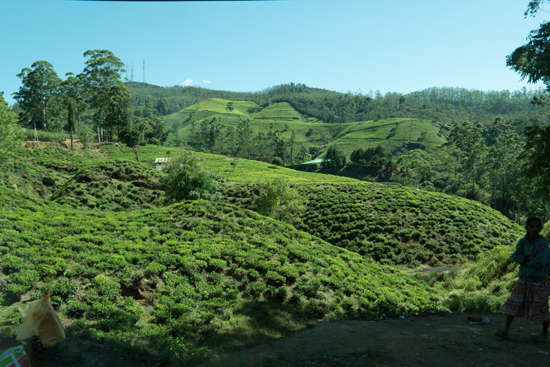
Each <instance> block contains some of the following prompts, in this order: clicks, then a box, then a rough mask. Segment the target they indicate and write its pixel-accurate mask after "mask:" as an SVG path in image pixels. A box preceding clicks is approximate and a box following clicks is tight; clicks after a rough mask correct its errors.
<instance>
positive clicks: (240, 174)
mask: <svg viewBox="0 0 550 367" xmlns="http://www.w3.org/2000/svg"><path fill="white" fill-rule="evenodd" d="M139 151H140V160H141V161H142V162H143V163H145V164H149V165H152V164H153V162H154V161H155V159H156V158H167V157H169V156H170V155H167V154H168V153H169V154H175V153H176V152H177V149H176V148H161V147H157V146H153V145H148V146H146V147H140V148H139ZM100 152H101V153H102V154H104V155H106V156H108V157H112V158H115V159H120V160H134V161H135V155H134V153H133V152H132V151H131V149H128V148H122V149H120V148H116V147H114V146H104V147H102V148H101V150H100ZM197 154H199V155H200V156H201V157H202V158H203V162H202V164H203V166H204V167H205V168H206V169H207V170H209V171H211V172H216V173H219V174H221V175H223V176H224V177H225V178H226V179H227V180H228V181H236V182H263V181H266V180H270V179H273V178H275V177H280V176H284V177H285V178H287V179H288V180H289V182H292V183H300V182H302V183H332V182H358V180H357V179H354V178H349V177H342V176H334V175H326V174H321V173H313V172H301V171H296V170H293V169H290V168H285V167H279V166H275V165H272V164H269V163H266V162H260V161H254V160H249V159H241V158H228V157H226V156H223V155H218V154H208V153H197Z"/></svg>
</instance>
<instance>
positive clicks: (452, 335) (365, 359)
mask: <svg viewBox="0 0 550 367" xmlns="http://www.w3.org/2000/svg"><path fill="white" fill-rule="evenodd" d="M487 316H488V317H489V319H490V320H491V323H490V324H488V325H475V326H472V325H470V324H469V321H468V320H467V319H466V315H463V314H454V315H442V316H422V317H408V318H405V319H393V320H382V321H338V322H321V323H318V324H316V325H315V326H314V327H313V328H312V329H307V330H304V331H301V332H299V333H296V334H293V335H290V336H288V337H286V338H281V339H278V340H275V341H272V342H270V343H266V344H264V345H261V346H258V347H256V348H253V349H247V350H243V351H242V352H240V353H239V354H238V355H235V356H234V358H233V360H235V362H236V365H238V364H240V365H250V366H259V365H262V366H287V365H288V366H292V365H300V366H301V365H304V366H306V365H313V363H315V364H314V365H317V366H323V365H325V366H334V365H336V366H369V365H370V366H409V367H416V366H418V367H420V366H487V367H488V366H492V367H497V366H506V367H511V366H517V367H519V366H529V365H531V366H535V365H539V366H544V365H550V356H549V355H545V354H543V353H546V352H550V343H545V344H536V343H534V342H531V341H530V340H529V339H530V337H531V335H532V334H534V335H538V334H540V328H541V325H540V323H538V322H537V323H535V322H527V321H525V320H524V319H517V320H515V321H514V324H513V326H512V331H511V337H512V339H511V340H505V339H501V338H498V337H496V336H494V335H493V332H494V331H496V330H499V329H501V328H502V326H503V325H504V318H505V317H504V315H500V314H489V315H487ZM540 352H543V353H540ZM549 354H550V353H549ZM270 356H271V357H270ZM293 360H294V361H295V364H292V362H291V361H293Z"/></svg>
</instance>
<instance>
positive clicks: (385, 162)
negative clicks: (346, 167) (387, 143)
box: [349, 145, 393, 170]
mask: <svg viewBox="0 0 550 367" xmlns="http://www.w3.org/2000/svg"><path fill="white" fill-rule="evenodd" d="M349 159H350V161H351V163H352V164H353V165H355V166H359V167H373V168H386V169H388V170H391V169H392V167H393V164H392V154H391V152H388V151H386V150H385V149H384V147H382V146H381V145H379V146H377V147H376V148H366V149H363V148H357V149H356V150H354V151H353V152H352V153H351V155H350V157H349Z"/></svg>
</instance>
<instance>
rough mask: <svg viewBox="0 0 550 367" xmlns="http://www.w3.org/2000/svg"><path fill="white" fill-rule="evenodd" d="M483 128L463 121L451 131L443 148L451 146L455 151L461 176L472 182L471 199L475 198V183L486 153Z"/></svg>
mask: <svg viewBox="0 0 550 367" xmlns="http://www.w3.org/2000/svg"><path fill="white" fill-rule="evenodd" d="M484 132H485V128H484V127H483V126H482V125H481V124H479V123H477V124H473V123H471V122H469V121H465V122H463V123H461V124H459V125H457V126H455V127H454V128H453V129H452V130H451V134H450V135H449V137H448V138H447V142H446V143H445V144H444V146H453V147H455V148H456V149H457V153H458V157H457V158H458V160H459V161H460V162H461V165H462V172H463V174H464V175H465V176H466V177H467V178H468V179H471V181H472V191H471V195H472V197H474V196H475V183H476V179H477V178H478V176H479V175H480V174H481V173H482V164H483V162H484V156H485V153H486V146H485V139H484V137H483V134H484Z"/></svg>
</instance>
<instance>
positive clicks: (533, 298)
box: [495, 217, 550, 342]
mask: <svg viewBox="0 0 550 367" xmlns="http://www.w3.org/2000/svg"><path fill="white" fill-rule="evenodd" d="M525 228H526V229H527V235H526V236H525V237H523V238H522V239H521V240H519V242H518V244H517V246H516V251H515V252H514V254H513V255H512V258H513V260H514V261H515V262H517V263H519V264H520V267H519V280H518V282H517V283H516V286H515V287H514V290H513V291H512V295H511V296H510V297H509V298H508V300H507V301H506V303H504V305H502V307H501V308H500V309H499V311H501V312H504V313H505V314H506V325H505V327H504V330H500V331H497V332H496V333H495V335H496V336H500V337H502V338H507V339H508V333H509V332H510V326H511V325H512V321H514V317H516V316H520V317H525V318H526V319H527V320H529V321H542V333H541V334H540V335H538V336H536V337H533V338H532V340H533V341H535V342H545V341H546V340H547V339H548V326H549V325H550V311H549V310H548V291H549V290H550V283H548V269H550V247H549V246H548V240H547V239H546V238H544V237H543V236H541V235H540V231H541V229H542V222H541V220H540V219H539V218H536V217H531V218H529V219H527V223H526V225H525Z"/></svg>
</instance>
